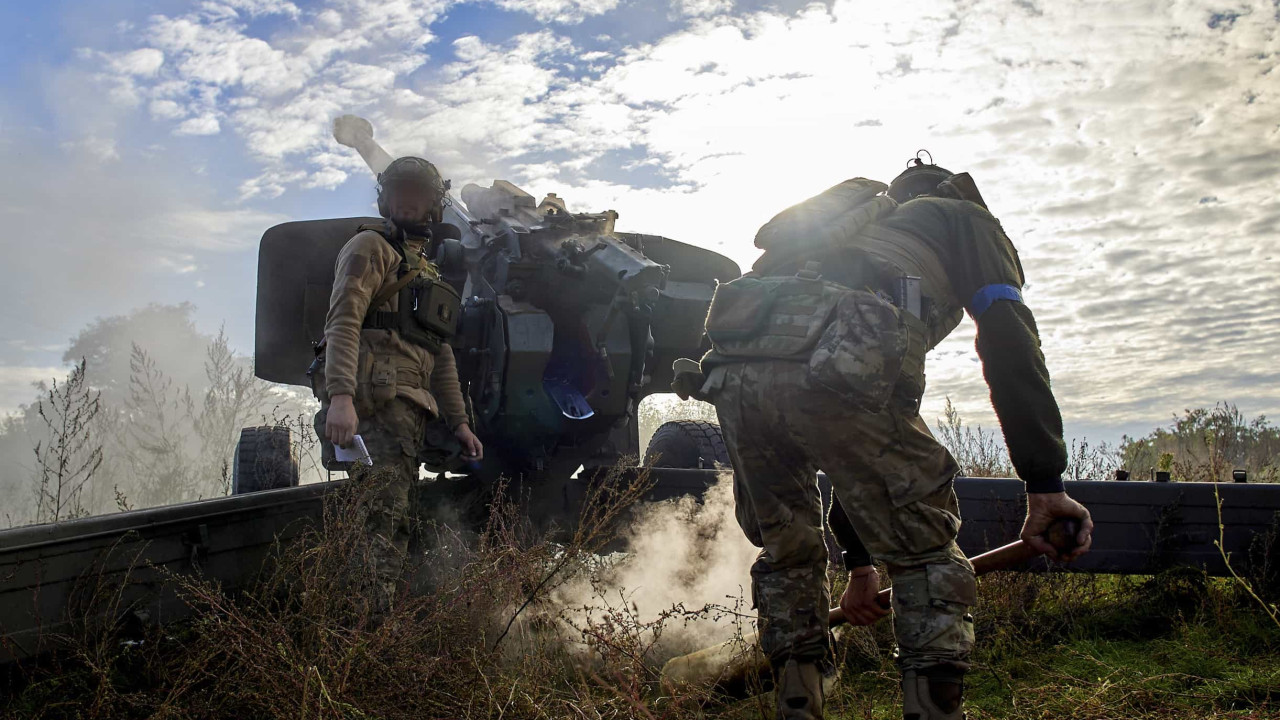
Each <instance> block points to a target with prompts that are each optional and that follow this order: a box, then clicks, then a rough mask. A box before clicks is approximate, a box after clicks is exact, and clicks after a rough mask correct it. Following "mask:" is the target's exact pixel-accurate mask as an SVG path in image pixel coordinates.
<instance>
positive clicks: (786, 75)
mask: <svg viewBox="0 0 1280 720" xmlns="http://www.w3.org/2000/svg"><path fill="white" fill-rule="evenodd" d="M1278 28H1280V0H1265V1H1257V2H1225V1H1224V2H1198V1H1196V2H1192V1H1185V2H1184V1H1175V2H1138V1H1133V2H1124V1H1111V0H1108V1H1107V2H1076V1H1072V0H1058V1H1056V2H1047V1H1045V0H990V1H988V0H904V1H901V2H891V3H890V2H883V0H881V1H879V2H863V1H861V0H854V1H848V0H833V1H831V2H826V3H813V4H804V3H802V2H738V1H736V0H669V1H664V2H649V1H641V0H484V1H481V2H453V1H451V0H318V1H316V2H289V1H288V0H205V1H198V0H109V1H104V0H47V1H46V2H42V3H16V2H14V3H4V4H3V5H0V168H3V170H4V172H3V173H0V233H2V234H0V237H2V238H3V251H4V260H3V262H0V412H9V411H12V410H13V409H15V408H16V407H17V406H18V404H19V403H24V402H30V401H31V399H32V398H33V397H34V394H33V391H32V389H31V383H32V382H33V381H36V380H40V379H45V378H49V377H53V376H55V375H61V374H63V373H64V372H65V369H64V368H63V360H62V353H63V351H64V350H65V348H66V347H67V344H68V339H69V338H71V337H72V336H73V335H74V334H75V333H76V332H77V331H78V330H79V329H80V328H82V327H83V326H84V325H85V324H86V323H88V322H90V321H91V320H93V319H94V318H96V317H102V316H108V315H114V314H120V313H125V312H128V311H129V310H131V309H133V308H137V307H140V306H144V305H146V304H147V303H151V302H165V303H176V302H181V301H191V302H193V303H195V305H196V306H197V308H198V310H197V313H196V319H197V323H198V325H199V326H200V327H201V328H202V329H204V330H206V331H208V332H215V331H216V330H217V329H218V328H219V327H225V328H226V331H227V333H228V335H229V337H230V338H231V342H232V344H233V345H234V346H235V347H236V348H237V349H238V350H239V351H241V352H244V353H250V352H252V343H253V312H254V307H253V305H254V290H253V288H254V282H255V273H256V267H255V263H256V250H257V241H258V239H259V238H260V236H261V234H262V232H263V231H264V230H265V229H266V228H268V227H270V226H271V225H274V224H276V223H278V222H283V221H286V220H293V219H309V218H322V217H343V216H350V215H359V214H371V213H372V212H373V208H372V196H373V189H372V182H373V181H372V177H371V176H370V175H369V173H368V171H367V170H366V169H365V168H364V166H363V163H362V162H361V161H360V159H359V157H358V156H357V155H356V154H355V153H354V152H353V151H350V150H348V149H347V148H344V147H341V146H339V145H337V144H336V143H335V142H334V141H333V140H332V138H331V136H330V134H329V127H330V123H331V121H332V119H333V118H334V117H336V116H338V115H342V114H345V113H356V114H360V115H363V116H365V117H368V118H369V119H370V120H371V121H372V122H373V124H374V127H375V128H376V135H377V138H378V139H379V141H380V142H381V143H382V144H383V145H384V146H385V147H386V148H387V149H388V150H389V151H390V152H391V153H392V154H394V155H403V154H419V155H424V156H426V157H429V158H431V159H432V160H434V161H435V162H436V163H437V164H438V165H439V166H440V167H441V169H442V170H443V172H444V173H445V175H446V176H448V177H450V178H451V179H452V180H453V183H454V187H461V186H462V185H463V184H465V183H467V182H480V183H483V184H486V185H487V184H488V183H489V182H491V181H492V180H493V179H494V178H504V179H509V180H511V181H513V182H515V183H516V184H518V185H520V186H522V187H524V188H525V189H527V190H528V191H530V192H531V193H532V194H534V195H535V196H538V197H541V196H542V195H544V194H545V193H548V192H556V193H558V194H559V195H560V196H561V197H563V198H565V199H567V201H568V203H569V206H570V209H571V210H575V211H580V212H595V211H602V210H605V209H614V210H617V211H618V212H619V213H620V215H621V219H620V221H619V227H620V228H621V229H624V230H631V231H639V232H647V233H657V234H662V235H666V236H669V237H673V238H676V239H679V240H683V241H685V242H689V243H693V244H696V245H700V246H703V247H707V248H711V249H713V250H716V251H718V252H722V253H724V254H726V255H728V256H730V257H732V258H733V259H735V260H736V261H738V262H739V263H740V264H741V265H743V266H747V265H749V264H750V263H751V262H752V261H753V260H754V258H755V257H756V255H757V254H758V251H756V250H755V249H754V248H753V247H752V242H751V241H752V237H753V236H754V233H755V230H756V229H757V228H758V227H759V226H760V225H761V224H763V223H764V222H765V221H766V220H768V219H769V217H771V216H772V215H773V214H774V213H776V212H778V211H779V210H781V209H782V208H784V207H786V206H788V205H791V204H793V203H795V202H797V201H799V200H802V199H804V198H806V197H809V196H811V195H813V194H816V193H817V192H820V191H821V190H823V189H825V188H826V187H829V186H831V185H833V184H835V183H837V182H839V181H841V180H843V179H845V178H849V177H855V176H863V177H871V178H877V179H881V180H885V181H888V180H889V179H892V177H893V176H894V175H896V174H897V173H898V172H899V171H900V170H901V169H902V168H903V167H904V166H905V163H906V161H907V159H909V158H911V157H913V156H914V155H915V153H916V151H917V150H918V149H920V148H927V149H928V150H929V151H930V152H931V154H932V156H933V157H934V158H935V159H936V160H937V162H938V163H939V164H941V165H943V166H945V167H948V168H950V169H952V170H954V171H962V170H963V171H968V172H970V173H971V174H972V175H973V176H974V178H975V179H976V180H977V182H978V184H979V186H980V188H981V190H982V193H983V195H984V196H985V197H986V199H987V201H988V203H989V204H990V206H991V209H992V210H993V211H994V212H995V214H996V215H997V216H998V217H999V218H1000V219H1001V221H1002V223H1003V225H1004V227H1005V229H1006V230H1007V231H1008V233H1009V234H1010V236H1011V237H1012V239H1013V241H1014V243H1015V245H1016V246H1017V247H1018V249H1019V252H1020V254H1021V257H1022V262H1023V266H1024V268H1025V270H1026V275H1027V280H1028V285H1027V288H1026V291H1025V297H1026V300H1027V303H1028V305H1029V306H1030V307H1031V309H1032V310H1033V311H1034V312H1035V314H1036V317H1037V320H1038V322H1039V325H1040V329H1041V334H1042V339H1043V345H1044V351H1045V355H1046V357H1047V360H1048V365H1049V369H1050V372H1051V374H1052V376H1053V383H1054V389H1055V391H1056V393H1057V395H1058V398H1059V402H1060V404H1061V406H1062V409H1063V415H1064V419H1065V421H1066V425H1067V431H1068V434H1069V435H1070V436H1073V437H1088V438H1089V439H1090V440H1092V441H1094V442H1097V441H1100V440H1103V441H1110V442H1115V441H1116V440H1118V439H1119V437H1120V435H1121V434H1122V433H1130V434H1144V433H1146V432H1147V431H1149V430H1150V429H1152V428H1153V427H1155V426H1157V425H1162V424H1166V423H1167V422H1168V421H1169V420H1170V418H1171V417H1172V416H1173V415H1174V414H1175V413H1178V412H1180V411H1181V410H1183V409H1184V408H1189V407H1198V406H1204V405H1212V404H1213V403H1215V402H1218V401H1231V402H1235V403H1237V404H1238V405H1239V407H1240V409H1241V410H1242V411H1243V412H1245V414H1246V415H1250V416H1252V415H1256V414H1260V413H1265V414H1267V415H1269V416H1271V417H1273V418H1276V417H1280V363H1277V362H1276V360H1275V358H1276V356H1277V355H1280V302H1277V301H1280V252H1278V251H1277V248H1278V246H1280V193H1278V192H1277V189H1278V182H1277V181H1278V180H1280V72H1277V71H1276V66H1277V63H1280V55H1278V53H1280V33H1278ZM973 333H974V328H973V325H972V323H971V322H969V321H967V320H966V321H965V323H963V324H962V325H961V327H960V328H959V329H958V330H957V331H956V332H955V333H954V334H953V335H952V337H951V338H949V339H948V340H947V341H946V342H944V343H943V344H942V345H940V346H939V347H938V348H937V349H935V351H934V352H933V353H932V354H931V355H930V358H929V365H928V368H927V369H928V382H929V389H928V392H927V396H926V402H925V406H924V410H923V413H924V415H925V417H926V419H930V420H932V419H933V418H935V417H936V416H937V415H938V414H939V413H940V411H941V407H942V404H943V402H944V399H945V398H946V397H950V398H951V399H952V400H953V401H954V402H955V403H956V405H957V406H958V407H959V409H960V410H961V412H962V415H963V416H964V417H965V418H966V419H968V420H970V421H973V422H980V423H983V424H986V425H987V426H988V427H990V426H991V425H992V424H993V423H994V418H993V415H992V413H991V410H990V404H989V401H988V396H987V391H986V388H985V386H984V384H983V381H982V375H981V370H980V366H979V364H978V360H977V357H976V355H975V353H974V351H973Z"/></svg>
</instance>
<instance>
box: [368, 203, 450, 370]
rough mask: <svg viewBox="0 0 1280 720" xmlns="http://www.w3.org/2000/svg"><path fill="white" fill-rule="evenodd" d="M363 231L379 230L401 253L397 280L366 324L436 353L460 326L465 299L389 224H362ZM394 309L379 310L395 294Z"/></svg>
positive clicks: (373, 306)
mask: <svg viewBox="0 0 1280 720" xmlns="http://www.w3.org/2000/svg"><path fill="white" fill-rule="evenodd" d="M359 229H360V230H361V231H364V230H371V231H373V232H376V233H378V235H380V236H381V237H382V239H383V240H386V241H387V242H388V243H389V244H390V245H391V247H393V248H395V250H396V252H397V253H399V255H400V268H399V270H398V274H397V279H396V281H395V282H394V283H392V284H391V285H388V286H387V287H385V288H383V290H382V291H381V292H379V293H378V294H377V295H376V296H374V298H373V300H371V301H370V303H369V312H368V314H367V315H365V319H364V323H363V327H366V328H375V329H382V330H395V331H396V332H397V333H399V334H400V337H401V338H402V339H403V340H405V341H406V342H410V343H413V344H414V345H418V346H420V347H423V348H426V349H427V350H428V351H429V352H431V353H435V352H437V351H439V350H440V347H441V345H442V344H444V343H446V342H448V341H449V340H450V339H451V338H452V337H453V336H454V335H455V334H456V333H457V329H458V315H459V313H460V310H461V307H462V298H461V297H460V296H459V295H458V291H457V290H455V289H454V288H453V286H452V285H450V284H449V283H447V282H445V281H444V280H443V279H442V278H441V277H440V272H439V270H437V269H436V267H435V265H433V264H431V263H430V262H429V261H428V260H427V259H426V258H425V257H422V256H421V255H412V256H410V255H409V254H408V253H407V252H406V251H405V247H404V244H403V243H402V242H401V241H400V240H399V238H398V237H396V235H395V233H394V232H393V231H392V229H391V228H390V227H388V226H387V225H386V224H382V223H378V224H372V225H361V226H360V228H359ZM397 295H398V296H399V297H398V301H397V305H396V309H395V310H390V311H388V310H378V308H380V307H382V306H383V305H384V304H386V302H387V301H389V300H390V299H391V298H392V297H393V296H397Z"/></svg>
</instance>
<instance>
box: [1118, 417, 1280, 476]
mask: <svg viewBox="0 0 1280 720" xmlns="http://www.w3.org/2000/svg"><path fill="white" fill-rule="evenodd" d="M1120 459H1121V464H1122V466H1123V467H1125V468H1128V469H1129V470H1130V471H1132V472H1134V473H1135V474H1141V473H1143V472H1144V471H1146V470H1147V469H1148V468H1157V469H1159V470H1162V471H1167V472H1170V473H1172V475H1173V479H1174V480H1180V481H1187V482H1231V471H1232V470H1235V469H1243V470H1246V471H1247V472H1248V474H1249V482H1278V481H1280V427H1276V426H1275V425H1273V424H1272V423H1271V422H1269V421H1268V420H1267V418H1266V416H1264V415H1259V416H1257V417H1255V418H1253V419H1252V420H1246V419H1245V417H1244V415H1242V414H1241V413H1240V410H1239V409H1238V408H1237V407H1236V406H1235V405H1234V404H1232V403H1226V402H1223V403H1219V404H1217V405H1215V406H1213V407H1212V408H1196V409H1194V410H1186V411H1184V412H1183V414H1182V415H1181V416H1175V417H1174V419H1173V423H1172V424H1171V425H1170V426H1169V427H1167V428H1159V429H1157V430H1155V431H1154V432H1152V433H1151V434H1149V435H1146V436H1145V437H1141V438H1131V437H1128V436H1126V437H1125V438H1124V440H1123V441H1122V442H1121V444H1120Z"/></svg>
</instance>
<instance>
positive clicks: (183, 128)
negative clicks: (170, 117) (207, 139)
mask: <svg viewBox="0 0 1280 720" xmlns="http://www.w3.org/2000/svg"><path fill="white" fill-rule="evenodd" d="M221 130H222V126H221V125H219V124H218V118H217V117H215V116H213V115H201V116H200V117H195V118H191V119H190V120H184V121H183V122H182V123H181V124H179V125H178V127H176V128H174V129H173V134H174V135H217V134H218V133H219V132H220V131H221Z"/></svg>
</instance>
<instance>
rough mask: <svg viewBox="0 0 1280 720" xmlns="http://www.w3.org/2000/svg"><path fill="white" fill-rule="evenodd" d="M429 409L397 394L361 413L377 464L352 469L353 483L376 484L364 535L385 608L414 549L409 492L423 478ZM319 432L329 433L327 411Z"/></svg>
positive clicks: (318, 416)
mask: <svg viewBox="0 0 1280 720" xmlns="http://www.w3.org/2000/svg"><path fill="white" fill-rule="evenodd" d="M426 421H427V413H426V411H424V410H423V409H422V408H420V407H418V406H417V405H416V404H414V403H412V402H409V401H408V400H405V399H404V398H399V397H397V398H395V399H393V400H391V401H390V402H388V403H387V404H386V405H384V406H382V407H381V408H379V409H377V410H375V411H373V412H372V413H365V414H363V415H361V417H360V427H359V429H358V430H357V433H358V434H359V435H360V437H361V439H363V440H364V444H365V447H366V448H368V450H369V456H370V457H372V458H373V463H374V464H373V467H368V466H365V465H357V466H355V467H354V468H352V470H351V481H352V482H354V483H377V484H378V486H377V489H376V491H375V492H374V493H373V494H372V495H371V497H370V498H369V508H368V515H367V516H366V518H365V533H366V535H367V537H368V541H369V546H370V553H371V555H372V559H373V563H374V573H375V577H376V579H377V583H378V586H379V587H378V588H376V593H377V600H378V603H379V605H381V606H382V608H383V609H385V608H386V607H388V606H389V605H390V602H391V600H392V599H393V598H394V597H395V596H396V594H397V591H398V588H399V584H400V581H401V578H402V575H403V573H404V562H405V556H406V555H407V554H408V551H409V537H410V517H409V503H410V495H411V493H412V491H413V488H414V486H415V485H416V484H417V482H418V468H419V466H420V464H421V463H419V462H418V447H419V445H420V444H421V442H422V435H423V432H424V431H425V428H426ZM315 422H316V433H317V434H318V435H319V436H320V437H323V436H324V423H325V410H321V411H320V412H319V413H317V414H316V421H315Z"/></svg>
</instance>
